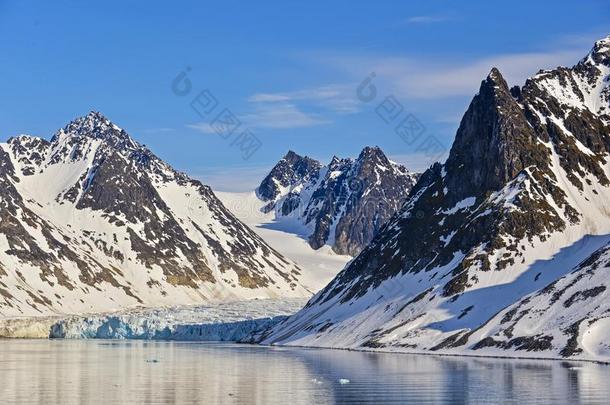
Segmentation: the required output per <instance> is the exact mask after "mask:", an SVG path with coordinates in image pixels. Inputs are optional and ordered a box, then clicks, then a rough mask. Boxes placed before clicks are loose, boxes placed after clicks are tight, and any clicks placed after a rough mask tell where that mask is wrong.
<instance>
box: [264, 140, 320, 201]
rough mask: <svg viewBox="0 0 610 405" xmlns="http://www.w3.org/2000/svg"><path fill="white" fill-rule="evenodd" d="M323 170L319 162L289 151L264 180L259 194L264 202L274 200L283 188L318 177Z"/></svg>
mask: <svg viewBox="0 0 610 405" xmlns="http://www.w3.org/2000/svg"><path fill="white" fill-rule="evenodd" d="M321 168H322V164H321V163H320V162H318V161H317V160H315V159H312V158H310V157H308V156H301V155H299V154H297V153H296V152H294V151H292V150H289V151H288V153H286V155H284V157H283V158H282V159H281V160H280V161H279V162H278V163H277V164H276V165H275V166H274V167H273V168H272V169H271V171H270V172H269V174H268V175H267V177H265V178H264V179H263V181H262V182H261V184H260V186H259V187H258V189H257V194H258V196H259V197H260V198H261V199H262V200H263V201H271V200H274V199H275V198H276V197H277V196H278V195H279V194H280V188H281V187H290V186H291V185H293V184H295V183H296V182H299V181H303V180H307V179H309V178H311V177H316V176H318V173H319V172H320V169H321Z"/></svg>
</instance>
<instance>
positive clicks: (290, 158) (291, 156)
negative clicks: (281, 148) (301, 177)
mask: <svg viewBox="0 0 610 405" xmlns="http://www.w3.org/2000/svg"><path fill="white" fill-rule="evenodd" d="M282 159H284V160H285V161H287V162H296V161H298V160H300V159H303V156H301V155H299V154H298V153H296V152H295V151H293V150H289V151H288V152H286V154H285V155H284V157H283V158H282Z"/></svg>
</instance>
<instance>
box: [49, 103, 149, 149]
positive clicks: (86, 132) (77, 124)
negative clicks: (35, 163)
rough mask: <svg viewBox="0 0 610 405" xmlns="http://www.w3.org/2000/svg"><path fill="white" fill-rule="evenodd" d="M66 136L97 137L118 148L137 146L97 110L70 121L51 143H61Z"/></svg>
mask: <svg viewBox="0 0 610 405" xmlns="http://www.w3.org/2000/svg"><path fill="white" fill-rule="evenodd" d="M67 138H74V139H81V140H84V139H98V140H102V141H104V142H105V143H106V144H108V145H110V146H113V147H115V148H119V149H123V148H126V147H127V148H135V147H136V146H137V144H136V143H135V142H134V141H133V140H132V139H131V138H130V137H129V135H128V134H127V132H125V130H124V129H122V128H121V127H119V126H118V125H116V124H114V123H112V122H111V121H110V120H109V119H108V118H106V117H105V116H104V115H103V114H101V113H100V112H98V111H90V112H89V113H88V114H87V115H85V116H83V117H79V118H76V119H75V120H73V121H72V122H70V123H69V124H68V125H66V126H65V127H64V128H63V129H61V130H59V131H58V132H57V134H55V135H54V136H53V138H52V139H51V143H52V144H57V143H61V141H62V140H65V139H67Z"/></svg>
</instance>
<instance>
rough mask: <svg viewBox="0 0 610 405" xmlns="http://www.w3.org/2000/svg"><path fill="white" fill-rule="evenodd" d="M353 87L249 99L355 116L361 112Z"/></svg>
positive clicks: (254, 101)
mask: <svg viewBox="0 0 610 405" xmlns="http://www.w3.org/2000/svg"><path fill="white" fill-rule="evenodd" d="M355 86H356V85H355V84H352V85H336V84H334V85H326V86H319V87H314V88H308V89H301V90H296V91H288V92H276V93H257V94H254V95H252V96H250V97H248V101H249V102H252V103H273V102H281V101H285V102H291V103H293V104H295V105H296V104H299V105H301V106H303V107H306V106H310V107H315V108H317V109H324V110H328V111H329V112H333V113H339V114H353V113H356V112H358V111H360V104H361V103H360V102H359V101H358V100H357V99H356V97H355V93H354V88H355Z"/></svg>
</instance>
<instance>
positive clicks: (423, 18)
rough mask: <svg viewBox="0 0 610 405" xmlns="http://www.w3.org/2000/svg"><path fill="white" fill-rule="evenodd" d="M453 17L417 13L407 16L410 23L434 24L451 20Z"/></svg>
mask: <svg viewBox="0 0 610 405" xmlns="http://www.w3.org/2000/svg"><path fill="white" fill-rule="evenodd" d="M449 20H451V18H449V17H447V16H442V15H417V16H413V17H409V18H407V23H408V24H433V23H440V22H444V21H449Z"/></svg>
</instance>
